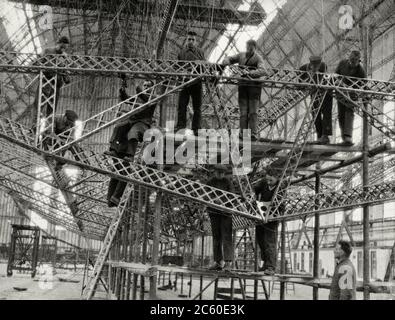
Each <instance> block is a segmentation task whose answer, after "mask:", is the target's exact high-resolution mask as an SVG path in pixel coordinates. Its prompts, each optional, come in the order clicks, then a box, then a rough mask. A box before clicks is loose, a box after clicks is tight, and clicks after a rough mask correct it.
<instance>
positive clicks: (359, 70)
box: [335, 50, 366, 146]
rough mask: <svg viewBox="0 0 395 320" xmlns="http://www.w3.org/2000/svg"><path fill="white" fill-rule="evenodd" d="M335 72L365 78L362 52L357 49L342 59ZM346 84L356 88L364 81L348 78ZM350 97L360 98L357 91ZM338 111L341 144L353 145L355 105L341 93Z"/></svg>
mask: <svg viewBox="0 0 395 320" xmlns="http://www.w3.org/2000/svg"><path fill="white" fill-rule="evenodd" d="M335 73H336V74H339V75H342V76H347V77H354V78H361V79H365V78H366V71H365V70H364V68H363V67H362V65H361V53H360V52H359V51H355V50H354V51H352V52H351V54H350V57H349V58H348V59H345V60H342V61H340V63H339V65H338V66H337V68H336V71H335ZM344 84H345V85H348V86H351V87H354V88H360V87H361V85H362V81H361V82H358V83H351V81H350V80H347V79H346V80H344ZM349 97H350V98H351V100H353V101H357V100H358V95H357V94H355V93H350V94H349ZM337 113H338V118H339V127H340V133H341V137H342V140H343V141H342V143H341V145H345V146H352V145H353V141H352V134H353V128H354V106H353V105H352V103H351V102H346V101H345V100H344V97H342V96H341V95H340V94H338V95H337Z"/></svg>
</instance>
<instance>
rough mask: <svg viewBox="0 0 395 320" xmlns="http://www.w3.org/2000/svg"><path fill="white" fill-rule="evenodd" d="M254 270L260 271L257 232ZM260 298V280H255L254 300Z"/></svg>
mask: <svg viewBox="0 0 395 320" xmlns="http://www.w3.org/2000/svg"><path fill="white" fill-rule="evenodd" d="M254 271H255V272H258V271H259V252H258V239H257V238H256V232H255V237H254ZM257 299H258V280H256V279H255V280H254V300H257Z"/></svg>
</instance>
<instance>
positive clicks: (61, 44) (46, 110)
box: [33, 36, 70, 119]
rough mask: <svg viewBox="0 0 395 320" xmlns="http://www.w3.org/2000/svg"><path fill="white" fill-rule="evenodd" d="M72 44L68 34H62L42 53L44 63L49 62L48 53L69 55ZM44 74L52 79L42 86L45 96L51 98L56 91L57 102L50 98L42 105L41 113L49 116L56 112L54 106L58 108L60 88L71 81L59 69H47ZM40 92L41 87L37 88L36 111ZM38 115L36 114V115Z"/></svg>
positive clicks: (47, 78)
mask: <svg viewBox="0 0 395 320" xmlns="http://www.w3.org/2000/svg"><path fill="white" fill-rule="evenodd" d="M69 45H70V41H69V39H68V38H67V37H66V36H62V37H60V38H59V39H58V40H57V41H56V44H55V46H54V47H51V48H47V49H45V50H44V52H43V53H42V58H41V61H42V63H43V64H44V65H45V63H46V62H47V59H46V58H45V56H46V55H52V54H59V55H67V50H68V48H69ZM49 65H50V66H53V64H52V63H49ZM43 74H44V76H45V78H46V80H47V81H48V80H50V79H52V80H51V81H49V82H48V83H47V81H44V82H43V86H42V89H41V90H42V94H43V95H44V96H45V98H46V99H48V98H50V97H51V96H52V95H53V94H54V91H55V102H53V99H49V101H47V102H46V103H44V104H43V105H42V106H41V114H42V116H44V117H46V118H47V117H49V116H50V115H51V114H52V113H53V112H54V110H53V109H54V108H55V109H56V106H57V104H58V100H59V93H60V89H61V88H62V86H63V85H64V84H68V83H70V77H69V76H68V75H67V74H65V73H61V72H57V71H55V72H54V71H45V72H44V73H43ZM56 75H57V78H56V86H55V82H54V81H55V80H54V77H55V76H56ZM39 94H40V88H37V94H36V101H35V106H36V110H35V112H36V113H37V110H38V101H39ZM51 102H52V104H51ZM35 116H36V115H35ZM33 119H36V117H34V118H33Z"/></svg>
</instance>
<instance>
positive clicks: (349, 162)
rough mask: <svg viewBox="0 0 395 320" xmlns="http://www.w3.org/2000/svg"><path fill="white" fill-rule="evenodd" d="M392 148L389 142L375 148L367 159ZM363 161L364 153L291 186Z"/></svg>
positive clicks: (307, 176)
mask: <svg viewBox="0 0 395 320" xmlns="http://www.w3.org/2000/svg"><path fill="white" fill-rule="evenodd" d="M391 148H392V147H391V143H389V142H387V143H385V144H382V145H380V146H378V147H375V148H373V149H371V150H368V151H367V157H368V158H371V157H374V156H376V155H378V154H380V153H383V152H386V151H389V150H391ZM362 159H363V153H362V155H360V156H357V157H354V158H351V159H349V160H345V161H343V162H341V163H338V164H335V165H333V166H330V167H326V168H324V169H320V170H317V171H315V172H314V173H312V174H309V175H306V176H304V177H301V178H298V179H295V180H293V181H291V184H295V183H300V182H303V181H306V180H309V179H312V178H314V177H315V176H316V173H318V174H319V175H323V174H325V173H327V172H331V171H334V170H337V169H340V168H344V167H347V166H349V165H352V164H354V163H357V162H360V161H361V160H362Z"/></svg>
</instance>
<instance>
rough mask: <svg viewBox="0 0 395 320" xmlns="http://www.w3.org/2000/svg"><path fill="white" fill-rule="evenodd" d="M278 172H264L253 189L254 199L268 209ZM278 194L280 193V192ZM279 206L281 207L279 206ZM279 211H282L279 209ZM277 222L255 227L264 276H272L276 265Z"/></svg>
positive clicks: (277, 179) (270, 169)
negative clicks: (263, 176)
mask: <svg viewBox="0 0 395 320" xmlns="http://www.w3.org/2000/svg"><path fill="white" fill-rule="evenodd" d="M279 177H280V172H279V171H277V170H274V169H272V168H268V169H267V170H266V174H265V178H264V179H263V180H261V181H260V182H259V183H258V184H257V185H256V186H255V188H254V191H255V195H256V199H257V200H258V201H260V202H263V203H266V204H267V207H269V205H270V203H271V201H272V199H273V196H274V193H275V191H276V188H277V186H278V184H279V182H280V181H279ZM280 192H282V191H281V190H280ZM280 206H281V205H280ZM279 210H282V209H281V208H280V209H279ZM277 229H278V221H270V222H267V223H265V224H257V225H256V227H255V234H256V240H257V243H258V245H259V248H260V251H261V259H262V260H263V265H262V267H261V268H259V271H263V272H264V273H265V274H266V275H274V274H275V271H276V265H277V234H278V230H277Z"/></svg>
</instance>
